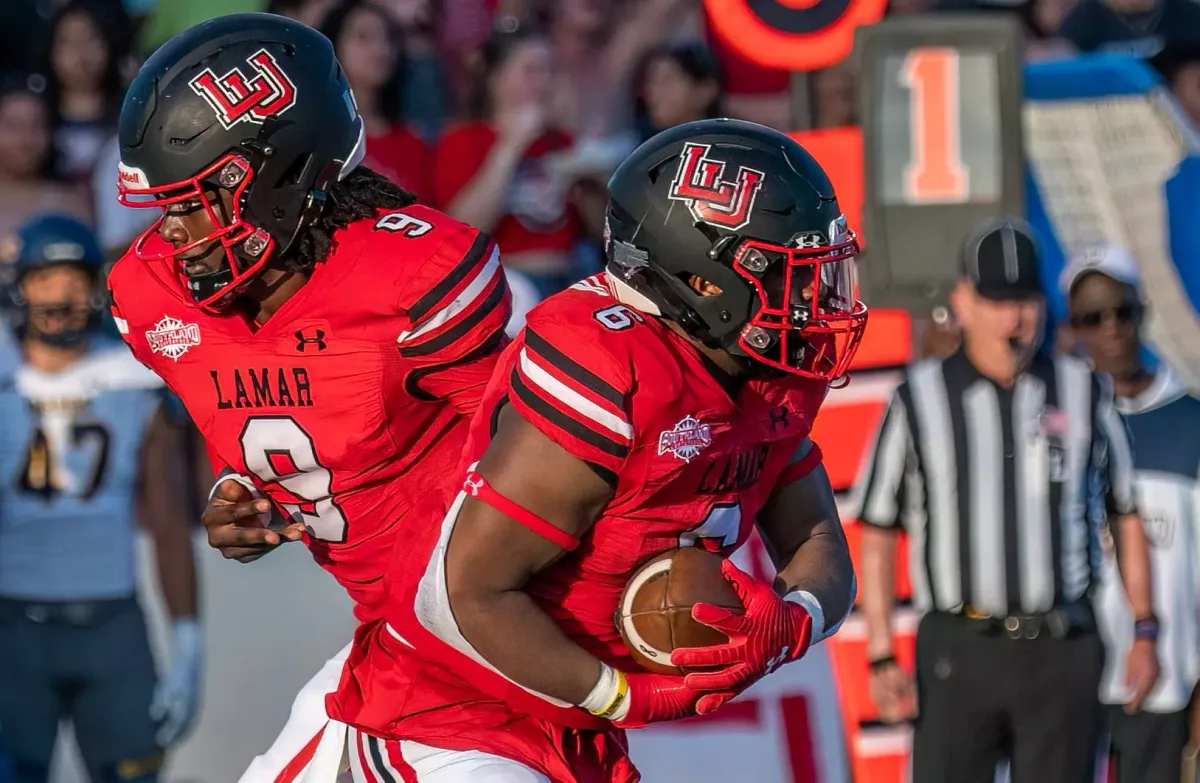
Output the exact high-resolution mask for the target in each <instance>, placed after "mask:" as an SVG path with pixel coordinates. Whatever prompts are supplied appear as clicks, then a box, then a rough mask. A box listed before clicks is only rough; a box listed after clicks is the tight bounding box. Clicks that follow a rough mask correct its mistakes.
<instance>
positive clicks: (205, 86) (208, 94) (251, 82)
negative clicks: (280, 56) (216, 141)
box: [188, 49, 297, 130]
mask: <svg viewBox="0 0 1200 783" xmlns="http://www.w3.org/2000/svg"><path fill="white" fill-rule="evenodd" d="M247 63H248V64H249V65H250V67H251V68H252V69H253V71H254V73H253V75H252V76H251V77H250V78H246V74H244V73H242V69H241V68H238V67H237V66H234V67H233V68H232V69H231V70H230V71H229V72H228V73H226V74H225V75H224V76H217V75H216V74H215V73H213V71H212V69H211V68H205V69H204V70H203V71H201V72H200V73H199V74H198V75H196V76H195V77H193V78H192V80H191V81H189V82H188V86H189V87H191V88H192V90H193V91H194V92H195V93H196V94H197V95H199V96H200V97H201V98H203V99H204V100H205V101H206V102H207V103H208V105H209V106H211V107H212V110H213V111H214V112H216V114H217V119H218V120H220V122H221V125H223V126H224V127H225V129H226V130H229V129H230V128H232V127H233V126H234V125H237V124H238V123H239V122H242V121H243V120H244V121H246V122H255V123H261V122H262V121H263V120H265V119H267V118H268V117H278V116H279V115H281V114H283V113H284V112H286V111H287V110H288V109H290V108H292V107H293V106H295V105H296V92H297V91H296V85H295V83H294V82H293V81H292V79H291V77H289V76H288V75H287V73H286V72H285V71H284V70H283V69H282V68H280V67H279V63H278V62H276V61H275V58H274V57H272V56H271V54H270V52H268V51H267V50H266V49H259V50H258V51H257V52H255V53H254V54H252V55H250V59H249V60H248V61H247Z"/></svg>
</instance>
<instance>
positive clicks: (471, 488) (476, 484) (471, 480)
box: [463, 473, 483, 498]
mask: <svg viewBox="0 0 1200 783" xmlns="http://www.w3.org/2000/svg"><path fill="white" fill-rule="evenodd" d="M481 489H483V477H482V476H480V475H479V474H478V473H471V474H469V475H468V476H467V478H466V480H465V481H464V482H463V491H464V492H466V493H467V494H468V495H470V496H471V497H476V498H477V497H479V490H481Z"/></svg>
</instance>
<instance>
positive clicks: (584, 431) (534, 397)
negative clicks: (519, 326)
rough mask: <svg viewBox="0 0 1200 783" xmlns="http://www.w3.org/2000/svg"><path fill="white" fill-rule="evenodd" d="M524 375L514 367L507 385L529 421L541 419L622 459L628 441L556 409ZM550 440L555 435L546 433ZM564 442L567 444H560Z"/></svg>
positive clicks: (627, 447)
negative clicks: (589, 425) (536, 390)
mask: <svg viewBox="0 0 1200 783" xmlns="http://www.w3.org/2000/svg"><path fill="white" fill-rule="evenodd" d="M522 378H523V376H522V375H521V373H520V372H518V371H517V370H516V369H514V370H513V373H512V378H511V379H510V381H509V383H510V387H511V389H512V395H513V396H512V400H513V402H514V403H515V404H517V405H518V407H519V408H524V409H525V410H526V411H528V415H525V414H523V415H525V418H527V419H529V420H530V421H534V420H535V419H541V420H542V421H544V422H545V423H546V424H544V425H542V426H543V427H544V426H546V425H549V426H551V427H553V428H554V429H556V430H559V431H560V432H562V433H564V434H566V435H569V436H570V437H572V438H574V439H576V440H578V441H581V442H583V443H584V444H586V445H588V446H591V447H592V448H594V449H596V450H597V451H599V452H601V453H602V454H607V455H609V456H610V457H616V458H617V459H624V458H625V457H627V456H628V455H629V443H628V442H627V441H622V440H618V439H616V438H613V437H610V436H608V435H605V434H603V433H601V432H597V431H596V430H593V429H591V428H590V427H588V426H587V425H585V424H584V423H583V422H581V421H579V420H578V419H576V418H574V417H573V416H571V415H569V414H567V413H564V412H563V411H561V410H559V409H558V408H557V407H555V406H554V405H553V404H551V403H550V402H548V401H547V400H545V399H544V398H543V397H541V396H540V395H539V394H538V393H537V392H535V391H534V389H533V388H531V387H530V386H529V385H527V384H526V383H525V381H524V380H523V379H522ZM547 435H549V436H550V437H551V438H552V439H555V440H560V438H556V437H555V436H554V434H553V433H547ZM563 445H566V444H563ZM568 450H569V451H572V452H577V451H578V449H571V448H568Z"/></svg>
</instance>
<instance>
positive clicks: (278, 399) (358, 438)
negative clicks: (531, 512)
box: [109, 205, 509, 619]
mask: <svg viewBox="0 0 1200 783" xmlns="http://www.w3.org/2000/svg"><path fill="white" fill-rule="evenodd" d="M333 244H334V250H333V251H332V252H331V254H330V256H329V257H328V258H327V259H326V260H325V261H323V262H321V263H319V264H317V266H316V268H315V270H314V271H313V273H312V275H311V277H310V279H309V281H308V283H307V284H306V285H305V286H304V287H303V288H301V289H300V290H299V291H298V292H297V293H295V294H294V295H293V296H292V297H291V298H290V299H288V300H287V301H286V302H285V303H284V304H283V306H282V307H281V308H280V309H279V310H278V311H277V312H276V313H275V314H274V315H272V316H271V318H270V319H269V320H267V322H266V323H264V324H261V325H257V326H256V325H254V324H252V323H250V322H249V320H248V319H247V318H245V317H243V316H242V315H240V314H237V313H219V314H212V313H208V312H205V311H202V310H200V309H198V308H197V307H196V306H195V305H194V304H193V302H192V299H191V297H190V296H189V294H188V292H187V290H186V288H185V286H184V284H183V282H182V280H181V278H180V275H179V273H178V271H177V269H176V267H175V266H174V264H173V263H172V262H170V261H163V262H148V261H145V260H143V259H140V258H138V257H136V256H134V255H133V254H132V253H130V254H127V255H126V256H125V257H124V258H122V259H121V260H120V261H118V262H117V264H116V265H115V266H114V268H113V270H112V273H111V274H110V276H109V287H110V290H111V294H112V300H113V315H114V317H115V318H116V323H117V327H118V330H119V331H120V332H121V334H122V336H123V337H124V339H125V341H126V342H127V343H128V344H129V346H130V348H132V350H133V353H134V355H135V356H136V357H137V358H138V359H139V360H140V361H141V362H142V363H143V364H145V365H146V366H147V367H149V368H150V369H152V370H154V371H155V372H156V373H158V375H160V376H161V377H162V378H163V380H164V381H165V382H166V383H167V384H168V385H169V386H170V387H171V389H172V390H173V391H174V392H175V393H176V394H177V395H178V396H179V397H180V398H181V399H182V400H183V402H184V404H185V405H186V406H187V409H188V412H189V414H190V415H191V417H192V419H193V421H194V422H195V424H196V426H197V427H198V428H199V429H200V432H201V433H202V434H203V435H204V438H205V440H206V441H207V444H208V449H209V454H210V456H211V457H212V461H213V467H214V470H217V471H219V470H221V469H223V468H225V467H228V468H232V469H233V470H235V471H237V472H238V473H242V474H244V475H246V476H249V477H251V478H252V480H253V481H254V483H255V484H256V485H257V486H258V487H260V488H261V489H262V491H264V492H265V493H266V494H267V496H268V497H269V498H270V499H271V500H272V501H273V502H274V504H275V506H276V507H277V508H278V509H279V510H280V511H281V512H282V513H283V515H284V517H285V518H290V519H291V521H297V522H304V523H305V524H306V525H307V528H308V534H307V535H306V537H305V542H306V543H307V544H308V546H309V548H310V550H311V551H312V554H313V556H314V558H315V559H316V560H317V562H318V563H320V564H321V566H322V567H324V568H325V569H327V570H328V571H329V572H330V573H331V574H332V575H333V576H334V578H335V579H337V581H338V582H339V583H340V584H341V585H342V586H343V587H345V588H346V590H347V591H348V592H349V593H350V595H351V597H352V598H353V599H354V600H355V602H356V603H357V604H358V609H357V614H358V616H359V617H360V619H366V618H367V617H369V616H370V613H371V612H370V609H371V607H373V606H375V605H376V604H377V603H378V601H379V599H380V597H381V587H380V584H381V582H380V577H381V576H382V574H383V572H384V570H385V566H386V564H387V562H388V559H389V557H390V553H391V543H392V540H393V539H394V538H395V535H396V533H397V529H398V526H400V525H402V524H403V522H404V520H405V518H406V515H407V514H408V512H409V510H410V509H411V508H412V506H413V505H414V500H415V498H416V497H426V496H428V495H429V494H430V493H431V492H432V491H434V490H436V489H437V488H438V487H439V486H441V485H442V484H445V483H446V482H447V481H451V478H450V477H451V476H452V475H453V474H454V472H455V470H454V469H455V466H456V465H457V464H458V462H459V460H460V458H461V455H462V448H463V444H464V442H465V438H466V432H467V424H468V422H469V420H470V416H471V414H473V413H474V411H475V409H476V407H477V406H478V403H479V398H480V396H481V394H482V392H483V390H484V387H485V386H486V384H487V381H488V379H489V377H490V376H491V372H492V369H493V368H494V366H495V361H496V358H497V356H498V352H499V350H500V349H501V348H502V347H503V344H504V342H505V337H504V327H505V325H506V323H507V321H508V314H509V300H508V291H507V287H506V285H505V280H504V273H503V271H502V270H501V268H500V262H499V253H498V251H497V249H496V247H495V245H494V244H492V243H491V241H490V240H489V239H488V237H487V236H486V235H484V234H481V233H479V232H478V231H476V230H475V229H473V228H471V227H469V226H467V225H465V224H462V223H459V222H457V221H455V220H453V219H452V218H450V217H448V216H446V215H443V214H441V213H439V212H436V211H434V210H432V209H429V208H427V207H423V206H416V205H414V206H412V207H408V208H405V209H404V210H402V211H397V212H392V213H388V214H381V215H380V216H379V217H378V218H375V219H368V220H363V221H358V222H356V223H353V224H351V225H350V226H348V227H346V228H345V229H342V230H341V231H339V232H337V233H336V234H335V236H334V243H333ZM453 489H456V487H452V486H448V487H447V490H453Z"/></svg>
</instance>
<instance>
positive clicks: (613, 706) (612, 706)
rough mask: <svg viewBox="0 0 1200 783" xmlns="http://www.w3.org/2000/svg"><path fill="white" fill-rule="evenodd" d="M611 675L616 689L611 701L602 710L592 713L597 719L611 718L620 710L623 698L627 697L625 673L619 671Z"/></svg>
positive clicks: (627, 686)
mask: <svg viewBox="0 0 1200 783" xmlns="http://www.w3.org/2000/svg"><path fill="white" fill-rule="evenodd" d="M613 674H615V675H616V677H617V689H616V692H615V693H613V697H612V701H610V702H609V703H608V706H606V707H605V708H604V709H602V710H599V711H596V712H593V713H592V714H593V715H595V716H596V717H597V718H611V717H612V716H613V715H615V714H616V713H617V710H619V709H620V708H621V705H622V704H623V703H624V702H625V698H626V697H627V696H628V695H629V680H627V679H626V678H625V672H623V671H620V670H619V669H617V670H613Z"/></svg>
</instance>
